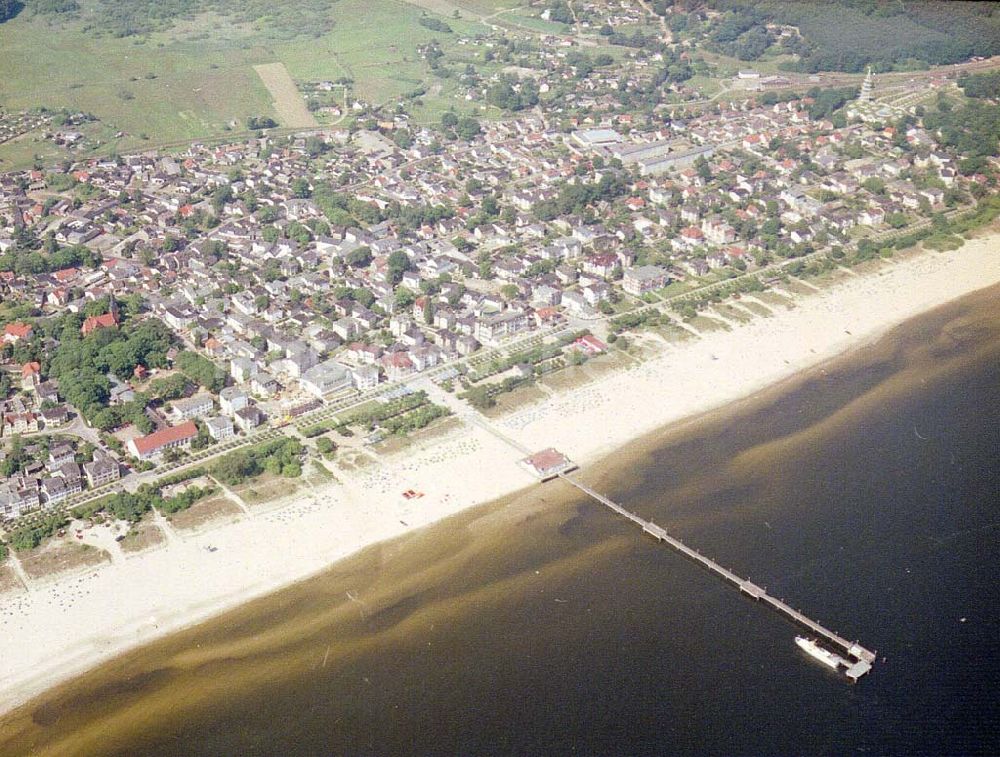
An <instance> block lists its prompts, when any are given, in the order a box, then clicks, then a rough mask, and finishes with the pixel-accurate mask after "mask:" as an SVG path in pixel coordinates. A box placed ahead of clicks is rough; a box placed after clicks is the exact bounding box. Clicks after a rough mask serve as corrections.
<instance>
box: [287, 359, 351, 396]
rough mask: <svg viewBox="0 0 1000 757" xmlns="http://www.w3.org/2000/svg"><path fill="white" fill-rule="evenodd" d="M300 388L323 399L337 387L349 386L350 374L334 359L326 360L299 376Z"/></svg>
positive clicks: (344, 387) (337, 388)
mask: <svg viewBox="0 0 1000 757" xmlns="http://www.w3.org/2000/svg"><path fill="white" fill-rule="evenodd" d="M299 383H300V384H301V385H302V388H303V389H305V390H306V391H307V392H309V393H310V394H313V395H315V396H316V397H319V398H320V399H323V397H324V396H326V395H328V394H332V393H333V392H336V391H337V390H339V389H346V388H347V387H349V386H351V374H350V373H349V372H348V370H347V368H346V367H344V366H343V365H341V364H340V363H338V362H337V361H336V360H327V361H325V362H323V363H320V364H319V365H314V366H313V367H312V368H310V369H309V370H308V371H306V372H305V373H303V374H302V376H300V377H299Z"/></svg>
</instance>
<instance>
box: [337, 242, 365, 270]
mask: <svg viewBox="0 0 1000 757" xmlns="http://www.w3.org/2000/svg"><path fill="white" fill-rule="evenodd" d="M344 260H345V261H346V263H347V265H349V266H350V267H351V268H367V267H368V266H369V265H371V262H372V249H371V247H368V246H367V245H362V246H361V247H358V248H357V249H355V250H351V251H350V252H349V253H347V257H346V258H344Z"/></svg>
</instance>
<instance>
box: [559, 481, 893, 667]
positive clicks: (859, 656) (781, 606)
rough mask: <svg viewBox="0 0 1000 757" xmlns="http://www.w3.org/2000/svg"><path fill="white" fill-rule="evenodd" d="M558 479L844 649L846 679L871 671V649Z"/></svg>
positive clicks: (600, 496)
mask: <svg viewBox="0 0 1000 757" xmlns="http://www.w3.org/2000/svg"><path fill="white" fill-rule="evenodd" d="M559 478H561V479H563V480H564V481H567V482H569V483H570V484H572V485H573V486H575V487H576V488H577V489H579V490H580V491H582V492H583V493H584V494H586V495H588V496H590V497H593V498H594V499H596V500H597V501H598V502H600V503H601V504H603V505H606V506H607V507H609V508H611V509H612V510H614V511H615V512H616V513H618V514H619V515H621V516H622V517H623V518H628V519H629V520H630V521H632V522H633V523H635V524H636V525H638V526H639V527H640V528H642V530H643V532H645V533H647V534H649V535H650V536H652V537H653V538H654V539H656V540H657V541H659V542H665V543H667V544H669V545H670V546H671V547H673V548H674V549H676V550H677V551H678V552H680V553H681V554H682V555H685V556H686V557H689V558H691V559H692V560H694V561H695V562H697V563H699V564H701V565H702V566H704V567H705V568H708V569H709V570H710V571H712V572H713V573H715V574H717V575H719V576H721V577H722V578H724V579H725V580H727V581H729V582H730V583H731V584H733V585H734V586H736V587H737V588H738V589H739V590H740V591H741V592H743V593H744V594H747V595H749V596H751V597H753V598H754V599H756V600H759V601H761V602H764V603H766V604H769V605H770V606H771V607H773V608H774V609H775V610H777V611H778V612H780V613H783V614H784V615H786V616H788V617H789V618H791V619H792V620H794V621H795V622H796V623H798V624H799V625H801V626H804V627H805V628H808V629H809V630H810V631H812V632H813V633H815V634H816V635H817V636H820V637H822V638H823V639H825V640H826V641H828V642H830V643H831V644H833V645H835V646H837V647H840V648H841V649H842V650H844V652H846V653H847V654H848V655H849V656H850V658H852V659H851V661H849V662H848V669H847V671H846V675H847V677H848V678H850V679H851V680H852V681H856V680H857V679H859V678H860V677H861V676H863V675H864V674H865V673H867V672H868V671H870V670H871V668H872V663H874V662H875V652H872V651H869V650H868V649H865V648H864V647H862V646H861V645H860V644H858V643H857V642H854V641H848V640H847V639H845V638H844V637H843V636H840V635H839V634H837V633H835V632H834V631H831V630H829V629H828V628H826V627H824V626H822V625H820V624H819V623H817V622H816V621H815V620H812V619H811V618H808V617H806V616H805V615H803V614H802V613H801V612H799V611H798V610H796V609H795V608H793V607H791V606H790V605H787V604H785V602H783V601H782V600H780V599H778V598H777V597H773V596H771V595H770V594H768V593H767V591H766V590H765V589H763V588H762V587H760V586H758V585H757V584H755V583H753V582H752V581H751V580H750V579H749V578H747V579H743V578H740V577H739V576H738V575H736V574H735V573H733V572H732V571H731V570H727V569H726V568H724V567H722V566H721V565H719V564H718V563H717V562H715V560H712V559H710V558H708V557H705V555H703V554H701V553H700V552H698V551H697V550H694V549H691V547H689V546H687V545H686V544H684V542H682V541H681V540H680V539H677V538H675V537H673V536H671V535H670V534H668V533H667V530H666V529H665V528H663V527H662V526H658V525H656V524H655V523H653V522H652V521H648V520H646V519H644V518H641V517H639V516H638V515H636V514H635V513H633V512H630V511H629V510H626V509H625V508H624V507H622V506H621V505H619V504H618V503H617V502H613V501H612V500H610V499H608V498H607V497H605V496H604V495H603V494H600V493H599V492H596V491H594V490H593V489H591V488H590V487H589V486H587V485H586V484H583V483H581V482H580V481H577V480H576V479H575V478H572V477H571V476H569V475H568V474H567V473H560V474H559Z"/></svg>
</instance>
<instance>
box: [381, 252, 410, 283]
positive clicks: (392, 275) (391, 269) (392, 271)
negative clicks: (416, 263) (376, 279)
mask: <svg viewBox="0 0 1000 757" xmlns="http://www.w3.org/2000/svg"><path fill="white" fill-rule="evenodd" d="M410 266H411V263H410V258H409V257H408V256H407V254H406V253H405V252H403V251H402V250H396V251H395V252H393V253H392V254H391V255H389V260H388V261H387V262H386V272H387V273H388V275H389V281H390V282H391V283H392V284H393V286H395V285H396V284H398V283H399V282H400V281H402V279H403V274H404V273H406V272H407V271H409V270H410Z"/></svg>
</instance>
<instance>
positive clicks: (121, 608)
mask: <svg viewBox="0 0 1000 757" xmlns="http://www.w3.org/2000/svg"><path fill="white" fill-rule="evenodd" d="M997 282H1000V235H994V236H990V237H983V238H980V239H976V240H973V241H969V242H967V243H966V244H965V245H964V246H963V247H962V248H961V249H960V250H956V251H952V252H945V253H927V254H922V255H919V256H915V257H913V258H911V259H909V260H906V261H902V262H900V263H898V264H894V265H889V266H885V267H882V268H879V269H878V270H876V271H874V272H872V273H869V274H859V275H852V274H845V275H844V276H843V279H842V280H840V281H839V282H838V283H836V284H833V285H831V286H829V287H828V288H825V289H823V290H821V291H817V292H815V293H813V294H810V295H808V296H800V297H797V298H796V299H795V300H794V303H793V305H794V307H791V308H786V307H784V306H782V305H778V306H772V307H771V309H772V311H773V312H772V314H771V315H769V316H767V317H756V318H754V319H753V320H750V321H749V322H748V323H746V324H743V325H732V328H730V329H729V330H717V331H712V332H708V333H705V334H703V336H702V337H701V338H699V339H691V340H688V341H685V342H681V343H670V342H667V341H665V340H660V339H659V338H658V337H654V336H646V337H643V341H644V342H645V343H647V344H648V345H649V346H650V348H651V349H652V348H655V349H657V350H658V352H657V354H656V355H655V356H653V357H651V358H649V359H647V360H645V361H643V362H637V361H624V360H622V361H619V362H618V363H617V364H616V368H615V369H614V370H609V371H607V372H606V373H605V374H604V375H603V376H601V377H600V378H599V379H597V380H594V381H591V382H589V383H586V384H582V385H580V386H578V387H575V388H570V389H565V390H562V391H559V392H558V393H557V394H555V395H554V396H552V397H549V398H548V399H546V400H544V401H541V402H538V403H535V404H531V405H525V406H522V407H519V408H517V409H515V410H514V411H513V412H511V413H508V414H506V415H502V416H500V417H497V418H495V419H492V420H477V421H476V422H470V420H469V419H468V416H469V413H468V411H465V410H463V411H462V412H461V413H460V414H459V417H460V419H461V420H462V422H461V423H456V422H454V421H451V422H450V423H451V424H452V425H453V426H454V428H453V429H452V430H449V431H448V432H447V433H446V434H430V435H427V436H426V437H425V438H423V439H421V438H417V439H416V440H414V442H413V443H411V444H410V445H409V446H406V447H405V448H404V449H403V450H401V451H399V452H395V453H391V454H382V455H379V456H378V459H373V460H372V461H371V462H370V463H369V464H367V465H364V466H360V467H356V468H351V469H349V470H341V471H340V472H338V473H336V476H337V479H338V480H337V482H335V483H328V484H323V485H318V484H317V485H315V486H306V487H303V488H302V489H301V490H300V491H299V492H297V493H296V494H295V495H293V496H292V497H290V498H289V499H287V500H286V501H285V502H282V503H280V504H278V505H275V506H270V507H266V508H263V507H262V508H260V509H256V510H255V509H251V510H250V511H249V513H248V514H244V515H242V516H241V517H239V518H238V519H235V520H234V521H233V522H231V523H227V524H226V525H223V526H219V527H216V528H213V529H209V530H203V531H201V532H196V531H192V532H189V533H187V534H185V535H178V534H173V535H171V536H170V538H168V539H167V540H166V542H165V545H164V546H160V547H159V548H155V549H150V550H147V551H144V552H139V553H137V554H135V555H132V556H129V557H127V558H126V559H119V560H116V561H113V562H112V563H110V564H106V565H102V566H100V567H97V568H93V567H92V568H88V569H85V570H83V571H78V572H75V573H73V574H72V575H69V576H66V577H63V578H59V579H55V580H52V581H50V582H47V583H38V582H31V588H30V589H29V590H27V591H25V590H23V589H17V590H11V591H7V592H5V593H2V594H0V643H2V648H3V652H4V653H3V656H2V659H0V712H6V711H8V710H10V709H12V708H14V707H16V706H17V705H19V704H21V703H23V702H25V701H27V700H28V699H30V698H31V697H33V696H35V695H37V694H39V693H40V692H42V691H44V690H45V689H47V688H49V687H51V686H53V685H55V684H56V683H59V682H61V681H64V680H66V679H69V678H72V677H73V676H75V675H78V674H80V673H81V672H83V671H85V670H87V669H88V668H91V667H93V666H95V665H97V664H98V663H100V662H102V661H105V660H108V659H110V658H112V657H114V656H115V655H117V654H120V653H121V652H123V651H125V650H127V649H130V648H133V647H135V646H138V645H141V644H144V643H146V642H148V641H150V640H152V639H155V638H158V637H160V636H163V635H165V634H168V633H170V632H172V631H175V630H177V629H179V628H182V627H185V626H188V625H191V624H194V623H197V622H199V621H202V620H205V619H207V618H209V617H211V616H213V615H216V614H218V613H220V612H222V611H224V610H226V609H228V608H231V607H234V606H236V605H239V604H241V603H244V602H246V601H248V600H249V599H252V598H254V597H258V596H261V595H263V594H266V593H268V592H271V591H273V590H276V589H278V588H280V587H282V586H286V585H288V584H290V583H292V582H295V581H298V580H301V579H303V578H305V577H307V576H309V575H312V574H314V573H316V572H317V571H320V570H323V569H325V568H328V567H329V566H330V565H331V564H333V563H335V562H336V561H337V560H338V559H341V558H343V557H346V556H347V555H350V554H352V553H354V552H356V551H358V550H359V549H362V548H363V547H365V546H368V545H371V544H374V543H377V542H380V541H383V540H386V539H391V538H393V537H396V536H399V535H401V534H404V533H406V532H409V531H412V530H414V529H418V528H421V527H423V526H426V525H428V524H431V523H433V522H435V521H439V520H441V519H443V518H446V517H447V516H449V515H452V514H454V513H456V512H459V511H461V510H463V509H466V508H469V507H471V506H473V505H476V504H480V503H483V502H487V501H490V500H492V499H495V498H498V497H501V496H504V495H507V494H510V493H512V492H514V491H517V490H519V489H522V488H524V487H527V486H533V485H537V484H536V482H535V481H534V479H533V478H532V477H531V476H529V475H528V474H527V473H526V472H525V471H524V470H522V469H521V468H520V467H519V466H518V465H517V464H516V463H517V460H518V459H519V458H520V457H522V456H523V455H522V453H520V452H518V450H517V449H516V448H515V447H514V446H513V445H511V444H509V443H508V442H506V441H504V439H503V437H507V438H508V439H510V440H513V441H514V442H516V443H518V444H520V445H523V446H524V447H527V448H529V449H532V450H536V449H542V448H545V447H550V446H554V447H557V448H558V449H560V450H561V451H563V452H564V453H566V454H567V455H569V456H570V457H571V458H572V459H573V460H574V461H576V462H577V463H578V464H580V465H581V467H584V468H586V466H587V465H588V464H590V463H593V462H595V461H596V460H598V459H600V458H602V457H604V456H606V455H607V454H609V453H610V452H611V451H613V450H615V449H617V448H619V447H621V446H622V445H624V444H626V443H628V442H629V441H631V440H633V439H635V438H637V437H639V436H641V435H643V434H646V433H648V432H651V431H654V430H656V429H658V428H662V427H663V426H665V425H668V424H671V423H675V422H677V421H679V420H682V419H685V418H689V417H692V416H695V415H697V414H700V413H702V412H705V411H708V410H712V409H714V408H718V407H720V406H722V405H725V404H727V403H729V402H732V401H734V400H737V399H740V398H743V397H746V396H749V395H752V394H754V393H755V392H757V391H760V390H761V389H763V388H765V387H767V386H769V385H772V384H774V383H775V382H777V381H780V380H782V379H785V378H788V377H789V376H792V375H794V374H795V373H798V372H800V371H802V370H805V369H808V368H810V367H812V366H815V365H817V364H820V363H822V362H824V361H826V360H828V359H830V358H832V357H834V356H836V355H838V354H841V353H843V352H845V351H847V350H849V349H852V348H854V347H857V346H860V345H863V344H866V343H868V342H871V341H872V340H874V339H876V338H878V337H879V336H880V335H882V334H883V333H885V331H886V330H888V329H890V328H892V327H893V326H895V325H898V324H899V323H901V322H903V321H905V320H907V319H909V318H911V317H913V316H915V315H917V314H919V313H922V312H924V311H927V310H929V309H932V308H934V307H937V306H939V305H942V304H945V303H947V302H949V301H951V300H954V299H956V298H958V297H961V296H963V295H966V294H968V293H970V292H972V291H975V290H978V289H981V288H983V287H987V286H990V285H993V284H995V283H997ZM421 388H424V387H423V386H421ZM430 390H431V391H435V392H436V394H435V400H436V401H444V400H445V397H444V396H443V395H444V393H443V392H441V390H437V389H433V388H431V389H430ZM451 403H452V405H453V407H455V405H454V400H453V399H452V400H451ZM408 489H413V490H416V491H419V492H423V493H424V496H423V497H421V498H418V499H406V498H404V497H403V496H402V492H404V491H405V490H408ZM209 547H212V548H213V549H212V550H210V549H209Z"/></svg>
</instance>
